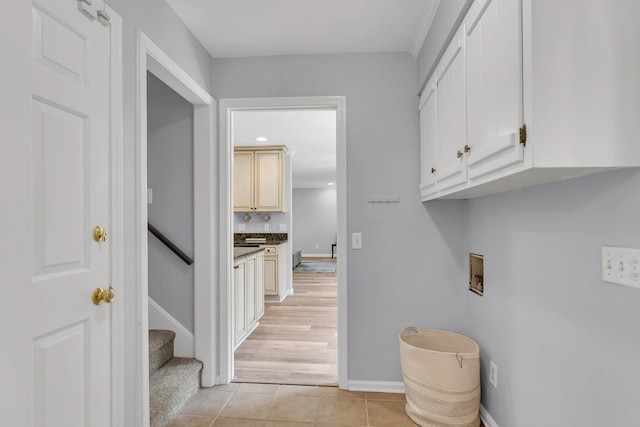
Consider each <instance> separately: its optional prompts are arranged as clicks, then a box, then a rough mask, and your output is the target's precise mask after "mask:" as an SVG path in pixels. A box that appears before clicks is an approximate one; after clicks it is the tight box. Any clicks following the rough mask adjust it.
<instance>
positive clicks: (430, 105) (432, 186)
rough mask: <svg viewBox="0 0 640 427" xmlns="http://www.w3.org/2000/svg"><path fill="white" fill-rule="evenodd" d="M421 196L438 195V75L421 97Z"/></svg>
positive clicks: (435, 75)
mask: <svg viewBox="0 0 640 427" xmlns="http://www.w3.org/2000/svg"><path fill="white" fill-rule="evenodd" d="M419 108H420V164H421V165H422V168H421V175H420V195H421V196H422V197H428V196H430V195H432V194H433V193H436V192H437V191H438V189H437V188H436V172H437V170H436V158H437V153H438V151H437V147H436V144H437V138H438V84H437V73H435V74H434V75H433V76H431V79H430V80H429V81H428V82H427V85H426V86H425V88H424V90H423V91H422V96H421V97H420V107H419Z"/></svg>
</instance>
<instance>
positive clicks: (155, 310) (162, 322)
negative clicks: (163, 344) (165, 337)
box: [149, 297, 196, 357]
mask: <svg viewBox="0 0 640 427" xmlns="http://www.w3.org/2000/svg"><path fill="white" fill-rule="evenodd" d="M149 329H166V330H169V331H174V332H175V333H176V338H175V340H174V341H173V354H174V356H176V357H195V345H196V344H195V341H196V340H195V337H194V336H193V334H192V333H191V331H189V330H188V329H187V328H185V327H184V326H183V325H182V323H180V322H178V321H177V320H176V318H175V317H173V316H172V315H171V314H169V313H168V312H167V311H166V310H165V309H164V308H162V307H161V306H160V304H158V303H157V302H155V301H154V300H153V299H151V297H149Z"/></svg>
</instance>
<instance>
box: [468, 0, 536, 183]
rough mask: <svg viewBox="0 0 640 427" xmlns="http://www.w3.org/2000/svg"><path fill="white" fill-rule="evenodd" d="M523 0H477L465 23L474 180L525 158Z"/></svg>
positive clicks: (471, 168)
mask: <svg viewBox="0 0 640 427" xmlns="http://www.w3.org/2000/svg"><path fill="white" fill-rule="evenodd" d="M520 4H521V2H520V1H519V0H477V1H475V2H474V3H473V5H472V6H471V9H469V12H468V13H467V17H466V19H465V24H466V25H465V26H466V44H465V48H466V58H467V67H466V73H467V144H468V145H469V147H470V151H469V153H468V155H467V166H469V179H470V180H472V179H474V178H480V177H482V176H484V175H486V174H489V173H491V172H495V171H497V170H501V169H504V168H505V167H508V166H511V165H513V164H515V163H520V162H522V161H523V159H524V145H523V144H520V134H519V129H520V126H522V123H523V118H522V18H521V16H522V14H521V11H520Z"/></svg>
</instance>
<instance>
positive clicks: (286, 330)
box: [234, 258, 338, 385]
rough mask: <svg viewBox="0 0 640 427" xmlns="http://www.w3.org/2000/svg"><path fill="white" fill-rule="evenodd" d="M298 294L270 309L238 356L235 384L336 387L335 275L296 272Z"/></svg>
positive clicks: (274, 304) (294, 281)
mask: <svg viewBox="0 0 640 427" xmlns="http://www.w3.org/2000/svg"><path fill="white" fill-rule="evenodd" d="M304 261H323V262H335V261H336V260H335V259H333V260H332V259H331V258H305V259H304ZM293 291H294V293H293V295H289V296H288V297H287V298H286V299H285V300H284V301H283V302H282V303H267V304H266V305H265V314H264V316H263V317H262V319H260V326H258V328H257V329H256V330H255V331H254V332H253V333H252V334H251V335H250V336H249V337H248V338H247V339H246V341H245V342H244V343H242V345H241V346H240V347H238V349H237V350H236V352H235V376H234V382H250V383H271V384H297V385H337V382H338V364H337V350H336V343H337V328H336V324H337V309H336V296H337V293H336V274H335V273H296V272H294V273H293Z"/></svg>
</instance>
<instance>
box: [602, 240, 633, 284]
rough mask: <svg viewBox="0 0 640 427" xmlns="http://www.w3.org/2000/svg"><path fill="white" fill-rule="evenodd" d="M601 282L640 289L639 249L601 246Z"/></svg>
mask: <svg viewBox="0 0 640 427" xmlns="http://www.w3.org/2000/svg"><path fill="white" fill-rule="evenodd" d="M602 280H604V281H605V282H609V283H616V284H618V285H624V286H630V287H632V288H638V289H640V249H634V248H618V247H615V246H603V247H602Z"/></svg>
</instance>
